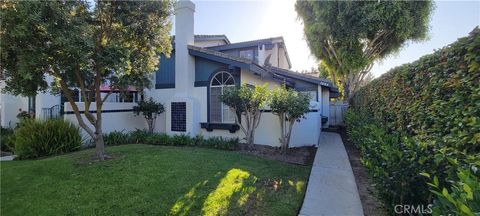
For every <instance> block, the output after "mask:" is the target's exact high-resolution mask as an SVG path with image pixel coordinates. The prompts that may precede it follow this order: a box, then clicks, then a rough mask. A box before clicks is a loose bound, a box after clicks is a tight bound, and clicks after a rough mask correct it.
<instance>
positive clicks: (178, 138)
mask: <svg viewBox="0 0 480 216" xmlns="http://www.w3.org/2000/svg"><path fill="white" fill-rule="evenodd" d="M103 140H104V142H105V145H122V144H136V143H144V144H149V145H166V146H196V147H200V148H213V149H222V150H230V151H233V150H236V149H238V143H239V139H238V138H223V137H209V138H204V137H203V136H201V135H197V136H195V137H190V136H188V135H187V134H179V135H173V136H169V135H167V134H165V133H149V132H148V131H146V130H138V129H137V130H135V131H132V132H123V131H113V132H110V133H106V134H104V135H103ZM92 145H93V144H92Z"/></svg>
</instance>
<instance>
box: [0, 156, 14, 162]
mask: <svg viewBox="0 0 480 216" xmlns="http://www.w3.org/2000/svg"><path fill="white" fill-rule="evenodd" d="M13 159H15V155H9V156H3V157H0V161H11V160H13Z"/></svg>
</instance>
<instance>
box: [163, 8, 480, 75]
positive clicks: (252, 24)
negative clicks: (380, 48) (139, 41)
mask: <svg viewBox="0 0 480 216" xmlns="http://www.w3.org/2000/svg"><path fill="white" fill-rule="evenodd" d="M193 2H194V3H195V5H196V11H195V34H225V35H226V36H227V37H228V38H229V40H230V41H231V42H232V43H234V42H242V41H248V40H256V39H262V38H269V37H277V36H283V38H284V40H285V44H286V46H287V50H288V54H289V57H290V60H291V62H292V70H299V71H300V70H310V69H311V68H312V67H315V68H316V67H317V62H318V61H317V60H316V59H315V57H313V56H312V55H311V53H310V50H309V48H308V46H307V43H306V41H305V39H304V35H303V24H302V22H301V21H300V20H298V19H297V13H296V12H295V7H294V5H295V1H294V0H270V1H267V0H263V1H235V0H233V1H232V0H229V1H205V0H197V1H195V0H194V1H193ZM435 5H436V6H435V10H434V11H433V14H432V16H431V20H430V36H429V39H428V40H427V41H424V42H419V43H407V44H406V45H405V46H404V47H403V48H402V50H401V51H400V52H399V53H397V54H394V55H391V56H389V57H387V58H385V59H384V60H382V61H381V62H377V63H376V64H375V65H374V67H373V68H372V73H373V74H374V76H376V77H378V76H379V75H381V74H382V73H385V72H387V71H388V70H389V69H390V68H393V67H395V66H399V65H402V64H404V63H408V62H412V61H414V60H416V59H418V58H420V57H421V56H423V55H425V54H428V53H432V52H433V51H434V50H435V49H439V48H442V47H444V46H446V45H448V44H450V43H452V42H454V41H455V40H456V39H457V38H459V37H464V36H466V35H468V33H469V32H471V31H472V30H473V29H474V28H475V26H478V25H480V0H477V1H436V2H435ZM172 32H174V29H173V30H172Z"/></svg>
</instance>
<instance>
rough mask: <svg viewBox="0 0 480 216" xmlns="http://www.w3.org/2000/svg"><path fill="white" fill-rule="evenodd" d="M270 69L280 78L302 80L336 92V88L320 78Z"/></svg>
mask: <svg viewBox="0 0 480 216" xmlns="http://www.w3.org/2000/svg"><path fill="white" fill-rule="evenodd" d="M270 68H271V70H272V72H273V73H275V74H278V75H282V76H285V77H289V78H294V79H298V80H302V81H305V82H309V83H314V84H318V85H322V86H325V87H328V88H330V90H331V91H333V92H338V87H337V86H335V85H334V84H333V83H332V82H331V81H330V80H327V79H324V78H320V77H314V76H310V75H306V74H302V73H298V72H294V71H291V70H286V69H282V68H278V67H270Z"/></svg>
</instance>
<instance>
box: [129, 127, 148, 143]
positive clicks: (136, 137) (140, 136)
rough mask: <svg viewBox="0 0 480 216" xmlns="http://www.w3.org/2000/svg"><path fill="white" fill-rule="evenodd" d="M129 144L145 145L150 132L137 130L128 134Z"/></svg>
mask: <svg viewBox="0 0 480 216" xmlns="http://www.w3.org/2000/svg"><path fill="white" fill-rule="evenodd" d="M128 136H129V141H130V143H137V144H138V143H145V141H146V140H147V138H148V136H150V132H149V131H146V130H140V129H137V130H135V131H132V132H130V133H128Z"/></svg>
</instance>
